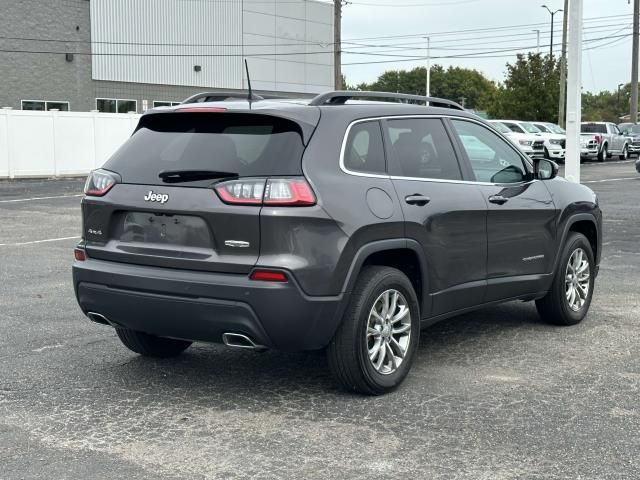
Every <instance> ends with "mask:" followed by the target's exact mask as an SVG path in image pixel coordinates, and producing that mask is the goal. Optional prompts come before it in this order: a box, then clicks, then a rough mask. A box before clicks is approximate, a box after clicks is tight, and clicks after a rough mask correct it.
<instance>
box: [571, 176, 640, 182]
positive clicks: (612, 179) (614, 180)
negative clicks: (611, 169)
mask: <svg viewBox="0 0 640 480" xmlns="http://www.w3.org/2000/svg"><path fill="white" fill-rule="evenodd" d="M638 178H640V177H622V178H605V179H603V180H588V181H586V182H581V183H604V182H622V181H623V180H637V179H638Z"/></svg>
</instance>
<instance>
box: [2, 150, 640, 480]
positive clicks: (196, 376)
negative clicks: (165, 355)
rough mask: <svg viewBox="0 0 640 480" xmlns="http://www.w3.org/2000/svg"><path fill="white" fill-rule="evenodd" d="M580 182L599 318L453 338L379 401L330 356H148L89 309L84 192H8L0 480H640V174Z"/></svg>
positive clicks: (513, 311)
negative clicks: (338, 373)
mask: <svg viewBox="0 0 640 480" xmlns="http://www.w3.org/2000/svg"><path fill="white" fill-rule="evenodd" d="M582 171H583V181H584V182H588V184H589V186H590V187H591V188H593V189H594V190H595V191H596V192H597V194H598V197H599V199H600V203H601V206H602V209H603V211H604V215H605V216H604V218H605V222H604V225H605V230H604V249H603V255H602V265H601V271H600V272H601V273H600V276H599V277H598V279H597V283H596V292H595V296H594V299H593V303H592V306H591V311H590V313H589V315H588V317H587V319H586V320H585V321H584V322H583V323H582V324H581V325H578V326H576V327H570V328H559V327H552V326H549V325H546V324H544V323H542V322H541V321H540V320H539V318H538V316H537V314H536V311H535V308H534V306H533V305H532V304H529V303H510V304H506V305H503V306H499V307H492V308H487V309H485V310H482V311H479V312H475V313H471V314H467V315H464V316H460V317H458V318H455V319H451V320H448V321H446V322H443V323H440V324H438V325H435V326H433V327H431V328H429V329H428V330H425V331H424V332H423V333H422V335H421V339H420V341H421V344H420V347H419V355H418V358H417V361H416V362H415V364H414V366H413V370H412V371H411V373H410V375H409V377H408V378H407V381H406V382H405V383H404V384H403V386H402V387H401V388H400V389H399V390H398V391H396V392H394V393H392V394H389V395H386V396H383V397H378V398H367V397H360V396H353V395H349V394H346V393H343V392H342V391H341V390H340V389H339V388H338V387H337V386H336V385H335V384H334V383H333V381H332V379H331V377H330V376H329V372H328V369H327V365H326V362H325V359H324V356H323V355H320V354H318V353H311V354H284V353H279V352H266V353H262V354H257V353H252V352H243V351H236V350H231V349H227V348H225V347H223V346H217V345H206V344H196V345H194V346H193V347H192V348H191V349H189V350H188V351H187V352H186V353H185V354H184V355H183V356H181V357H179V358H178V359H173V360H151V359H145V358H141V357H138V356H136V355H135V354H133V353H131V352H130V351H128V350H126V349H125V348H124V347H123V346H122V345H121V344H120V343H119V341H118V340H117V338H116V336H115V333H114V332H113V331H112V330H111V329H110V328H108V327H103V326H99V325H96V324H93V323H91V322H89V321H88V320H87V319H85V318H84V317H83V315H82V314H81V312H80V310H79V308H78V307H77V305H76V302H75V298H74V295H73V288H72V285H71V275H70V266H71V262H72V256H73V255H72V247H73V246H74V245H75V243H76V242H77V238H76V237H77V236H78V235H79V232H80V211H79V200H80V198H79V194H80V191H81V189H82V182H81V181H79V180H61V181H19V182H0V372H1V373H0V479H3V480H4V479H77V478H132V479H142V478H144V479H185V478H189V479H200V478H206V479H218V478H220V479H230V478H260V479H265V478H273V479H281V478H287V479H288V478H291V479H316V478H318V479H320V478H323V479H324V478H344V479H352V478H354V479H361V478H362V479H364V478H367V479H370V478H425V479H465V480H466V479H469V480H471V479H473V480H483V479H484V480H501V479H547V478H549V479H551V478H553V479H556V478H558V479H616V480H618V479H637V478H640V296H639V295H638V289H639V285H640V248H639V245H640V175H638V174H637V173H636V172H635V169H634V166H633V162H632V161H627V162H609V163H605V164H595V163H593V164H591V163H590V164H585V165H583V170H582Z"/></svg>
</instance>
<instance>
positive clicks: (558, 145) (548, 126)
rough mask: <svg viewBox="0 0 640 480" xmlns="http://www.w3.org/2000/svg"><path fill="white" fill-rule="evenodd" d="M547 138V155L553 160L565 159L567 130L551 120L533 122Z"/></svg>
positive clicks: (545, 146)
mask: <svg viewBox="0 0 640 480" xmlns="http://www.w3.org/2000/svg"><path fill="white" fill-rule="evenodd" d="M532 123H533V125H534V126H535V127H536V128H537V129H538V130H540V131H541V132H542V136H543V137H544V139H545V142H544V148H545V152H544V154H545V156H546V157H547V158H550V159H551V160H558V161H564V157H565V147H566V144H567V132H566V131H565V129H564V128H562V127H561V126H560V125H556V124H555V123H550V122H532Z"/></svg>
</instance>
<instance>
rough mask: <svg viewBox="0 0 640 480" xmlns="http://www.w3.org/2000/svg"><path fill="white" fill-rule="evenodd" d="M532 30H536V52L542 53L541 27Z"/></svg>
mask: <svg viewBox="0 0 640 480" xmlns="http://www.w3.org/2000/svg"><path fill="white" fill-rule="evenodd" d="M532 32H536V39H537V42H536V45H537V50H536V53H538V54H539V53H540V29H536V30H532Z"/></svg>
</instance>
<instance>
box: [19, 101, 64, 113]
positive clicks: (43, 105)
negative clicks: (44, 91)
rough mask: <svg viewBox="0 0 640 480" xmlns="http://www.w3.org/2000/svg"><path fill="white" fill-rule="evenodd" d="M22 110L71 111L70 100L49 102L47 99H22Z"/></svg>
mask: <svg viewBox="0 0 640 480" xmlns="http://www.w3.org/2000/svg"><path fill="white" fill-rule="evenodd" d="M21 108H22V110H37V111H41V112H43V111H45V110H60V111H61V112H68V111H69V102H49V101H46V100H22V102H21Z"/></svg>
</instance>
